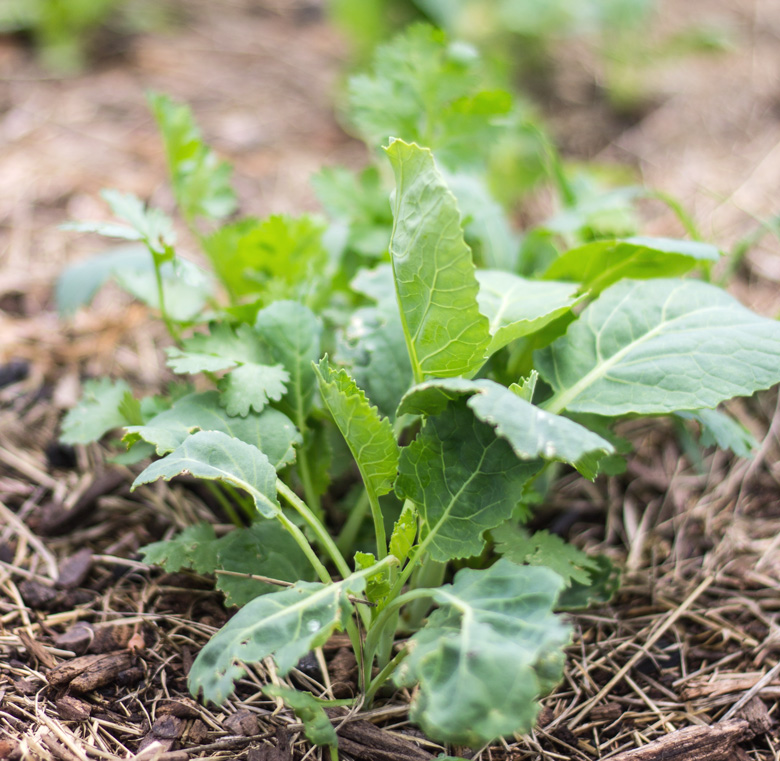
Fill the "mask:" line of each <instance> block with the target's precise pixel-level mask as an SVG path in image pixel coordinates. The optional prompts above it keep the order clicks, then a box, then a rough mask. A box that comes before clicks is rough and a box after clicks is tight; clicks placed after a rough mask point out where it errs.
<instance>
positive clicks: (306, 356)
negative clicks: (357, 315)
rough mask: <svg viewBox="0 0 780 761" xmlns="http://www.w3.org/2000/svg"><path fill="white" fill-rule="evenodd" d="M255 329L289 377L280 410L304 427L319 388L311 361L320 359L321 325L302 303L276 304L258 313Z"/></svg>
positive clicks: (271, 358)
mask: <svg viewBox="0 0 780 761" xmlns="http://www.w3.org/2000/svg"><path fill="white" fill-rule="evenodd" d="M255 329H256V330H257V332H258V334H259V335H260V336H261V338H262V339H263V341H264V343H265V346H266V347H267V350H268V352H269V354H270V361H272V362H275V363H279V364H281V365H282V367H284V369H285V370H286V371H287V373H288V374H289V376H290V380H289V384H288V387H287V395H286V396H285V398H284V400H283V401H282V402H281V404H280V405H279V407H280V409H282V410H284V411H285V412H287V413H288V414H289V415H290V417H291V418H292V419H293V420H294V421H295V423H296V424H297V425H298V426H299V427H300V428H303V427H304V424H305V421H306V416H307V415H308V414H309V411H310V410H311V407H312V404H313V402H314V392H315V391H316V388H317V380H316V376H315V373H314V368H313V367H312V362H316V361H317V360H318V359H319V358H320V337H321V335H322V325H321V323H320V321H319V320H318V319H317V317H316V316H315V314H314V313H313V312H312V311H311V310H310V309H308V308H307V307H305V306H303V305H302V304H298V303H296V302H294V301H276V302H274V303H273V304H271V305H270V306H268V307H266V308H265V309H262V310H260V312H258V314H257V321H256V322H255Z"/></svg>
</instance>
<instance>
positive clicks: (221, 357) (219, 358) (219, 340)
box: [166, 322, 267, 373]
mask: <svg viewBox="0 0 780 761" xmlns="http://www.w3.org/2000/svg"><path fill="white" fill-rule="evenodd" d="M166 353H167V354H168V367H170V368H171V369H172V370H173V371H174V372H175V373H200V372H218V371H219V370H227V369H229V368H232V367H236V366H237V365H239V364H241V363H243V362H254V363H258V364H262V363H264V362H265V360H266V359H267V351H265V350H264V348H263V344H262V341H261V340H260V338H259V336H258V335H257V333H256V332H255V331H254V330H253V329H252V327H251V326H249V325H239V326H238V327H236V328H235V330H234V329H233V328H232V327H231V326H230V325H228V324H227V323H226V322H213V323H211V324H210V325H209V332H208V333H196V334H195V335H193V336H190V337H189V338H186V339H184V341H183V342H182V346H181V349H179V348H178V347H171V348H169V349H167V350H166Z"/></svg>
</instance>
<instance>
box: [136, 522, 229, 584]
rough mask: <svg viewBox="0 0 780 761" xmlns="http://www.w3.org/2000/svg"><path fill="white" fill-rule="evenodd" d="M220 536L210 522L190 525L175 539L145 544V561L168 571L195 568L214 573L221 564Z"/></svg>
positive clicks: (197, 570)
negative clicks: (217, 550) (218, 542)
mask: <svg viewBox="0 0 780 761" xmlns="http://www.w3.org/2000/svg"><path fill="white" fill-rule="evenodd" d="M216 541H217V537H216V535H215V534H214V527H213V526H212V525H211V524H210V523H197V524H195V525H194V526H187V528H185V529H184V530H183V531H182V532H181V533H180V534H178V535H177V536H175V537H174V538H173V539H167V540H164V541H161V542H154V543H152V544H147V545H146V546H145V547H142V548H141V550H140V552H141V554H142V555H143V558H144V562H146V563H149V564H150V565H158V566H160V567H161V568H162V569H163V570H165V571H167V572H168V573H175V572H176V571H181V570H182V569H183V568H192V569H193V570H194V571H196V572H197V573H212V572H213V571H214V569H215V568H216V567H217V554H216V548H215V547H214V545H215V544H216Z"/></svg>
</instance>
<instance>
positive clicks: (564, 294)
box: [477, 270, 581, 354]
mask: <svg viewBox="0 0 780 761" xmlns="http://www.w3.org/2000/svg"><path fill="white" fill-rule="evenodd" d="M477 280H478V281H479V294H478V295H477V301H478V303H479V309H480V311H481V312H482V314H484V315H485V316H486V317H487V318H488V320H490V335H491V336H492V338H491V341H490V345H489V346H488V349H487V354H494V353H495V352H497V351H498V350H499V349H503V348H504V346H506V345H507V344H509V343H511V342H512V341H514V340H515V339H517V338H522V337H523V336H527V335H530V334H531V333H535V332H536V331H537V330H541V329H542V328H543V327H544V326H545V325H547V324H548V323H550V322H552V321H553V320H555V319H557V318H558V317H560V316H561V315H563V314H565V313H566V312H568V311H569V310H570V309H571V308H572V307H573V306H575V305H576V304H577V303H578V302H579V301H580V300H581V297H578V296H577V290H578V287H577V285H573V284H572V283H557V282H549V281H544V280H526V279H525V278H522V277H518V276H517V275H513V274H512V273H511V272H502V271H499V270H478V271H477Z"/></svg>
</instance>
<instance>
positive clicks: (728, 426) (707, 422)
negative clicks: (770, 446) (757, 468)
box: [677, 410, 758, 457]
mask: <svg viewBox="0 0 780 761" xmlns="http://www.w3.org/2000/svg"><path fill="white" fill-rule="evenodd" d="M677 415H678V417H681V418H683V419H685V420H695V421H696V422H697V423H698V424H699V425H700V426H701V445H702V446H704V447H711V446H718V447H720V448H721V449H730V450H731V451H732V452H733V453H734V454H735V455H737V457H751V456H752V455H753V453H754V452H755V450H756V449H758V442H757V441H756V439H755V437H754V436H753V434H752V433H751V432H750V431H748V429H747V428H745V426H743V425H742V424H741V423H740V422H738V421H737V420H734V418H732V417H730V416H729V415H727V414H726V413H725V412H720V411H719V410H692V411H690V412H678V413H677Z"/></svg>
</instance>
